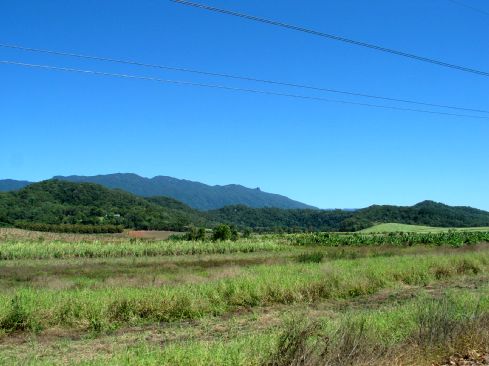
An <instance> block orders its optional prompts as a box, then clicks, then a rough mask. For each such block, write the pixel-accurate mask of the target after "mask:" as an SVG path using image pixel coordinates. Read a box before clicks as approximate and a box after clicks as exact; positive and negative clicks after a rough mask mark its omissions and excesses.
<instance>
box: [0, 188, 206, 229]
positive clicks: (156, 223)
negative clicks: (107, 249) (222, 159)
mask: <svg viewBox="0 0 489 366" xmlns="http://www.w3.org/2000/svg"><path fill="white" fill-rule="evenodd" d="M153 201H155V202H157V203H155V202H153ZM0 222H2V223H4V224H9V225H15V226H25V224H26V223H42V224H69V225H75V224H76V225H80V224H81V225H116V226H119V225H121V226H123V227H126V228H134V229H155V230H184V229H185V228H186V227H188V226H189V225H203V226H205V225H208V223H207V219H206V218H205V217H204V216H203V215H201V214H200V213H198V212H197V211H194V210H192V209H191V208H189V207H187V206H185V205H184V204H182V203H180V202H178V201H175V200H173V199H170V198H161V199H152V200H146V199H144V198H141V197H136V196H134V195H132V194H130V193H127V192H123V191H120V190H113V189H107V188H104V187H102V186H100V185H97V184H92V183H71V182H66V181H59V180H48V181H44V182H40V183H35V184H31V185H29V186H27V187H25V188H23V189H21V190H19V191H15V192H4V193H0Z"/></svg>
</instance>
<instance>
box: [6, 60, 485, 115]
mask: <svg viewBox="0 0 489 366" xmlns="http://www.w3.org/2000/svg"><path fill="white" fill-rule="evenodd" d="M0 64H3V65H16V66H23V67H28V68H37V69H44V70H54V71H63V72H72V73H78V74H85V75H87V74H88V75H98V76H108V77H115V78H125V79H132V80H147V81H154V82H159V83H167V84H176V85H184V86H195V87H203V88H212V89H220V90H227V91H235V92H246V93H254V94H262V95H272V96H280V97H289V98H296V99H303V100H315V101H321V102H328V103H341V104H347V105H358V106H363V107H372V108H381V109H392V110H397V111H407V112H418V113H428V114H437V115H444V116H454V117H466V118H476V119H489V117H485V116H474V115H466V114H457V113H447V112H438V111H429V110H423V109H414V108H404V107H395V106H386V105H380V104H370V103H359V102H351V101H346V100H339V99H327V98H321V97H314V96H308V95H300V94H289V93H279V92H273V91H267V90H259V89H246V88H237V87H231V86H226V85H219V84H206V83H197V82H192V81H184V80H172V79H161V78H156V77H151V76H140V75H132V74H117V73H110V72H104V71H96V70H85V69H76V68H69V67H59V66H51V65H39V64H31V63H24V62H17V61H9V60H0Z"/></svg>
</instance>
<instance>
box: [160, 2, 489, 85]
mask: <svg viewBox="0 0 489 366" xmlns="http://www.w3.org/2000/svg"><path fill="white" fill-rule="evenodd" d="M170 1H172V2H174V3H178V4H183V5H188V6H193V7H195V8H200V9H205V10H210V11H213V12H216V13H221V14H227V15H232V16H235V17H239V18H244V19H248V20H253V21H256V22H260V23H265V24H269V25H274V26H277V27H282V28H287V29H292V30H295V31H299V32H303V33H308V34H312V35H315V36H319V37H324V38H329V39H333V40H335V41H340V42H345V43H349V44H353V45H356V46H361V47H366V48H370V49H373V50H376V51H381V52H386V53H391V54H394V55H397V56H402V57H407V58H410V59H414V60H417V61H422V62H427V63H430V64H434V65H438V66H443V67H448V68H451V69H456V70H460V71H465V72H470V73H473V74H477V75H481V76H489V72H486V71H481V70H477V69H472V68H470V67H465V66H460V65H455V64H450V63H448V62H443V61H439V60H435V59H432V58H428V57H424V56H418V55H415V54H412V53H407V52H403V51H398V50H394V49H392V48H387V47H382V46H377V45H374V44H370V43H366V42H362V41H356V40H353V39H349V38H345V37H341V36H337V35H334V34H329V33H323V32H319V31H315V30H311V29H307V28H303V27H299V26H296V25H292V24H287V23H283V22H278V21H275V20H270V19H265V18H259V17H256V16H253V15H249V14H244V13H238V12H235V11H231V10H225V9H220V8H215V7H213V6H208V5H204V4H199V3H194V2H190V1H186V0H170Z"/></svg>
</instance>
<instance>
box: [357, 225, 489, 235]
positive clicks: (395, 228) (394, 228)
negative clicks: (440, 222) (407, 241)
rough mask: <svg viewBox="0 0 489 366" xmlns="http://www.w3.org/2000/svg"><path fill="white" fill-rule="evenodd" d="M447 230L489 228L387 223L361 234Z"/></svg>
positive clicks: (362, 231)
mask: <svg viewBox="0 0 489 366" xmlns="http://www.w3.org/2000/svg"><path fill="white" fill-rule="evenodd" d="M449 230H454V231H471V232H472V231H489V227H471V228H445V227H432V226H422V225H407V224H396V223H387V224H379V225H375V226H372V227H369V228H367V229H363V230H361V231H360V232H361V233H392V232H405V233H439V232H447V231H449Z"/></svg>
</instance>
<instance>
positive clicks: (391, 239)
mask: <svg viewBox="0 0 489 366" xmlns="http://www.w3.org/2000/svg"><path fill="white" fill-rule="evenodd" d="M283 238H284V239H285V241H286V242H288V243H290V244H294V245H324V246H343V245H384V244H389V245H401V246H410V245H415V244H429V245H453V246H463V245H467V244H477V243H482V242H489V232H470V231H448V232H439V233H402V232H400V233H395V232H394V233H388V234H360V233H354V234H336V233H307V234H292V235H287V236H284V237H283Z"/></svg>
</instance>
